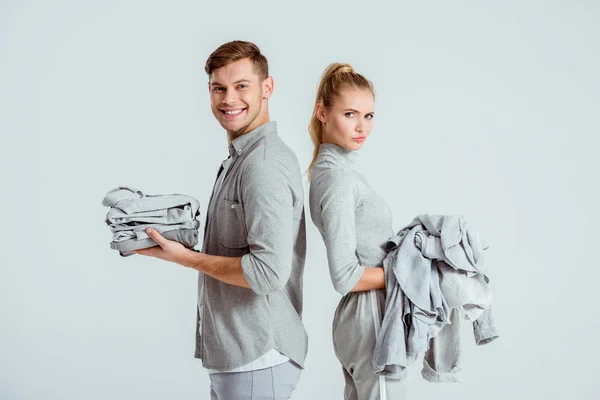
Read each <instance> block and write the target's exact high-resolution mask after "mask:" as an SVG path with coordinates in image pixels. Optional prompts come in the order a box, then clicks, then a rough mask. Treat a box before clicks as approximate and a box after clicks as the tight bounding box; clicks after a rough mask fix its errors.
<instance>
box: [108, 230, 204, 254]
mask: <svg viewBox="0 0 600 400" xmlns="http://www.w3.org/2000/svg"><path fill="white" fill-rule="evenodd" d="M162 236H163V237H164V238H165V239H169V240H174V241H176V242H179V243H181V244H182V245H184V246H185V247H188V248H190V249H191V248H193V247H194V246H195V245H197V244H198V230H197V229H176V230H173V231H167V232H164V233H162ZM154 246H157V244H156V242H155V241H154V240H152V239H150V238H146V239H141V240H137V239H129V240H124V241H122V242H114V241H113V242H111V243H110V248H111V249H114V250H119V253H120V254H121V255H122V256H123V257H128V256H131V255H133V254H135V253H134V252H133V251H132V250H139V249H147V248H149V247H154Z"/></svg>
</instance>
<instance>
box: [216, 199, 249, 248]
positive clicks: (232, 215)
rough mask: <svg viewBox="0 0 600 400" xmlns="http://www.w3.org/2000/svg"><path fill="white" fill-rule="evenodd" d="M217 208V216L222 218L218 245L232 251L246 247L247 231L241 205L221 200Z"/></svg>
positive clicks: (233, 201) (232, 201) (234, 201)
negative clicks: (218, 208)
mask: <svg viewBox="0 0 600 400" xmlns="http://www.w3.org/2000/svg"><path fill="white" fill-rule="evenodd" d="M219 207H220V208H221V209H220V210H219V213H218V215H219V216H220V217H221V218H222V223H221V224H220V225H221V227H220V228H221V229H219V243H221V245H222V246H225V247H229V248H233V249H239V248H243V247H247V246H248V231H247V229H246V218H245V215H244V206H243V204H242V203H241V202H239V201H236V200H222V201H221V204H219Z"/></svg>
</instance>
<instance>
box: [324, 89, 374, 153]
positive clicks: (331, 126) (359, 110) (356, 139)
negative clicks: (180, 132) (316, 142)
mask: <svg viewBox="0 0 600 400" xmlns="http://www.w3.org/2000/svg"><path fill="white" fill-rule="evenodd" d="M374 109H375V98H374V97H373V94H372V93H371V92H370V91H368V90H361V89H345V90H343V91H342V92H341V93H340V95H339V96H338V98H336V99H335V100H334V102H333V104H332V105H331V108H329V109H326V108H325V107H324V106H323V105H321V104H319V105H318V109H317V117H318V118H319V120H320V121H321V123H322V124H323V143H334V144H337V145H338V146H341V147H343V148H345V149H347V150H359V149H360V148H361V147H362V145H363V143H364V142H365V140H366V139H367V137H369V134H370V133H371V129H372V128H373V117H374V115H375V110H374Z"/></svg>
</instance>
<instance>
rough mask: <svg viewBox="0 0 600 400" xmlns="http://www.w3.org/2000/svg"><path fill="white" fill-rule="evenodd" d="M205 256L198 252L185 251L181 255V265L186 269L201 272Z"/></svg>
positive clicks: (192, 250)
mask: <svg viewBox="0 0 600 400" xmlns="http://www.w3.org/2000/svg"><path fill="white" fill-rule="evenodd" d="M204 257H205V254H203V253H200V252H199V251H198V250H194V249H187V251H186V252H185V253H184V255H183V257H182V258H183V259H182V262H181V265H183V266H184V267H187V268H192V269H195V270H198V271H201V266H202V261H203V259H204Z"/></svg>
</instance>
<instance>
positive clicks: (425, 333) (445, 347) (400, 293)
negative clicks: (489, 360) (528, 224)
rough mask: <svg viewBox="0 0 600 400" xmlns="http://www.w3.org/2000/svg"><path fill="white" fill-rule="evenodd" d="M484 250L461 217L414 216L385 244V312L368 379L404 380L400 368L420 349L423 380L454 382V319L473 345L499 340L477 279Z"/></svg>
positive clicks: (483, 283) (483, 285)
mask: <svg viewBox="0 0 600 400" xmlns="http://www.w3.org/2000/svg"><path fill="white" fill-rule="evenodd" d="M446 235H447V236H448V237H446ZM486 248H487V245H484V244H483V242H482V241H481V240H480V239H479V236H478V235H476V234H473V233H472V232H470V231H469V230H468V229H466V222H465V221H464V219H462V217H460V218H459V217H455V216H441V215H420V216H418V217H417V218H415V220H414V221H413V222H411V224H409V225H408V226H406V227H405V228H403V229H402V230H401V231H400V232H399V233H398V234H397V235H396V236H394V237H392V238H390V240H389V241H388V243H387V245H386V250H387V251H388V255H387V256H386V258H385V260H384V263H383V265H384V270H385V278H386V293H387V298H386V312H385V315H384V319H383V322H382V326H381V330H380V334H379V336H378V338H377V343H376V347H375V351H374V353H373V369H374V372H375V374H377V375H382V376H388V377H392V378H397V379H403V378H404V377H405V376H406V371H405V370H406V368H407V367H408V366H410V365H411V364H412V363H413V362H414V361H415V360H416V358H417V356H418V353H420V352H422V351H425V358H424V367H423V371H422V376H423V377H424V378H425V379H427V380H429V381H431V382H452V381H460V376H459V372H460V365H459V364H460V332H459V318H458V315H460V314H463V315H464V316H465V318H467V319H469V320H471V321H473V329H474V335H475V341H476V343H477V344H486V343H489V342H491V341H493V340H494V339H496V338H497V337H498V332H497V329H496V326H495V324H494V322H493V318H492V315H491V291H490V290H489V287H488V286H487V283H488V282H489V280H488V279H487V277H486V276H485V275H483V271H484V269H485V264H484V260H485V259H484V257H483V250H485V249H486ZM461 249H463V253H464V254H463V255H461V254H460V250H461Z"/></svg>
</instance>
